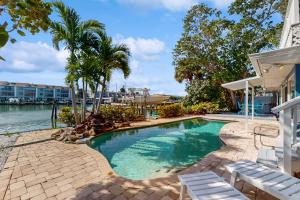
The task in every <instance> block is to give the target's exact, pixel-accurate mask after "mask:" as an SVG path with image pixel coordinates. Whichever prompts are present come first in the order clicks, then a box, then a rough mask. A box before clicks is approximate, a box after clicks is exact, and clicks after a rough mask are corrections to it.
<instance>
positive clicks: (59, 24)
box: [51, 1, 104, 124]
mask: <svg viewBox="0 0 300 200" xmlns="http://www.w3.org/2000/svg"><path fill="white" fill-rule="evenodd" d="M53 5H54V7H55V9H56V11H57V13H58V15H59V17H60V19H61V20H60V21H54V22H52V24H51V33H52V36H53V37H52V42H53V45H54V47H55V48H56V49H59V44H60V43H61V42H62V43H63V44H64V46H65V49H67V50H68V51H69V53H70V56H69V59H68V63H69V64H68V66H67V67H66V70H67V72H68V77H69V78H68V79H66V81H67V84H68V85H69V86H70V88H71V94H72V106H73V110H74V114H75V119H76V123H77V124H78V123H79V118H78V112H77V105H76V98H75V88H74V85H75V81H76V80H78V79H76V78H74V77H76V73H77V69H78V68H77V67H76V64H78V63H77V59H78V55H79V53H80V51H81V47H82V41H83V40H84V37H85V35H86V34H89V33H90V32H96V31H98V32H101V31H103V30H104V25H103V24H102V23H100V22H98V21H96V20H87V21H80V17H79V15H78V14H77V12H76V11H75V10H74V9H72V8H70V7H67V6H65V5H64V4H63V3H62V2H60V1H57V2H54V3H53Z"/></svg>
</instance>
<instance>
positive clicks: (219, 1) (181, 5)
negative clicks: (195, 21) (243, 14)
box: [117, 0, 234, 12]
mask: <svg viewBox="0 0 300 200" xmlns="http://www.w3.org/2000/svg"><path fill="white" fill-rule="evenodd" d="M117 1H118V2H119V3H122V4H129V5H134V6H138V7H143V8H146V9H153V8H154V9H157V8H165V9H167V10H169V11H172V12H175V11H183V10H187V9H189V8H190V7H192V6H193V5H195V4H197V3H199V2H203V3H212V4H213V6H215V7H217V8H224V7H226V6H228V5H229V4H230V3H232V2H233V1H234V0H151V1H150V0H117Z"/></svg>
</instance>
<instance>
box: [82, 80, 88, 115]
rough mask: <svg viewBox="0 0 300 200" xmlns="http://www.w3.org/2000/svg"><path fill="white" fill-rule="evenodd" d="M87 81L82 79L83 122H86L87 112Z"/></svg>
mask: <svg viewBox="0 0 300 200" xmlns="http://www.w3.org/2000/svg"><path fill="white" fill-rule="evenodd" d="M86 85H87V83H86V81H85V79H84V78H83V79H82V111H81V116H82V119H81V121H83V120H85V111H86Z"/></svg>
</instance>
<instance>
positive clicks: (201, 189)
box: [178, 171, 248, 200]
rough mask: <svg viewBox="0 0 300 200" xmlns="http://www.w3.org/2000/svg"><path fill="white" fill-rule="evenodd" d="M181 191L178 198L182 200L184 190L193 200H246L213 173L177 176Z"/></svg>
mask: <svg viewBox="0 0 300 200" xmlns="http://www.w3.org/2000/svg"><path fill="white" fill-rule="evenodd" d="M178 177H179V180H180V183H181V189H180V197H179V199H180V200H182V198H183V193H184V188H185V187H186V188H187V192H188V194H189V195H190V197H191V198H192V199H193V200H221V199H222V200H247V199H248V198H247V197H245V196H244V195H243V194H242V193H240V192H239V191H238V190H237V189H235V188H234V187H232V186H231V185H230V184H229V183H227V182H225V181H224V179H223V178H221V177H219V176H217V175H216V174H215V173H214V172H211V171H209V172H199V173H194V174H185V175H180V176H178Z"/></svg>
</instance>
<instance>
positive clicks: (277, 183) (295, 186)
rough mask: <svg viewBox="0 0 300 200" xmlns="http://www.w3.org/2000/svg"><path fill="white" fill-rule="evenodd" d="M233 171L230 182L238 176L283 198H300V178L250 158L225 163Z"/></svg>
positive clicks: (287, 199)
mask: <svg viewBox="0 0 300 200" xmlns="http://www.w3.org/2000/svg"><path fill="white" fill-rule="evenodd" d="M225 168H226V169H227V170H228V171H229V172H230V173H231V180H230V184H231V185H233V186H234V184H235V181H236V179H237V178H239V179H240V180H244V181H245V182H247V183H250V184H252V185H253V186H255V187H257V188H259V189H261V190H263V191H265V192H267V193H269V194H271V195H272V196H274V197H276V198H278V199H281V200H299V199H300V180H299V179H297V178H295V177H292V176H290V175H287V174H284V173H282V172H279V171H276V170H272V169H270V168H268V167H265V166H262V165H259V164H257V163H255V162H252V161H249V160H242V161H239V162H236V163H233V164H228V165H225Z"/></svg>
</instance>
